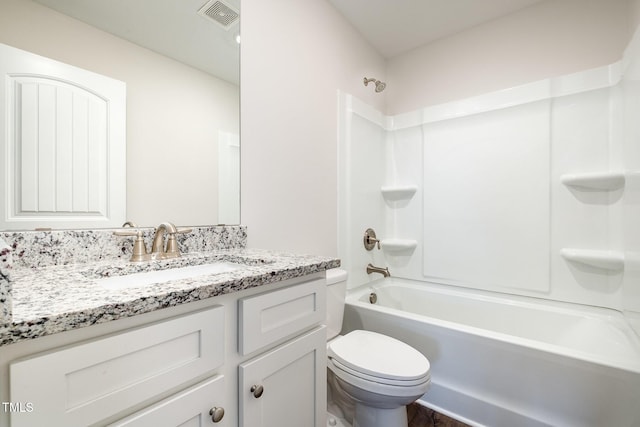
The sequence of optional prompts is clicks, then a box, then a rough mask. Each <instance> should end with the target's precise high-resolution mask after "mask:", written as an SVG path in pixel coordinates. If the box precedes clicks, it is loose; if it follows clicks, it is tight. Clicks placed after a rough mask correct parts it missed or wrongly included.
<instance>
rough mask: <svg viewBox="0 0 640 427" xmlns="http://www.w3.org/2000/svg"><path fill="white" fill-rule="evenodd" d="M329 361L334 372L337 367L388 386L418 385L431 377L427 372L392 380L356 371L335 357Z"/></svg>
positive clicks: (355, 375)
mask: <svg viewBox="0 0 640 427" xmlns="http://www.w3.org/2000/svg"><path fill="white" fill-rule="evenodd" d="M329 363H330V364H332V365H333V368H334V369H332V370H333V371H334V372H335V370H336V369H339V370H341V371H343V372H346V373H347V374H350V375H352V376H354V377H358V378H361V379H363V380H365V381H371V382H375V383H379V384H384V385H390V386H400V387H412V386H419V385H421V384H424V383H425V382H426V381H429V380H430V379H431V375H430V374H427V375H425V376H424V377H421V378H418V379H413V380H394V379H389V378H381V377H376V376H373V375H367V374H364V373H362V372H358V371H355V370H353V369H351V368H349V367H348V366H345V365H343V364H342V363H340V362H339V361H337V360H336V359H331V358H330V359H329ZM331 368H332V367H331V366H330V367H329V369H331Z"/></svg>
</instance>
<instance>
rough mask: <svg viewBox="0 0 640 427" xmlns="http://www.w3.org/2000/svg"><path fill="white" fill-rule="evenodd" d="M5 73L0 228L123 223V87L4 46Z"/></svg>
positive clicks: (1, 67) (0, 112) (0, 66)
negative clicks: (2, 207)
mask: <svg viewBox="0 0 640 427" xmlns="http://www.w3.org/2000/svg"><path fill="white" fill-rule="evenodd" d="M0 76H1V77H2V78H3V79H4V80H5V81H7V82H8V84H5V85H1V87H0V135H5V136H6V138H3V139H2V143H3V147H2V150H1V151H2V155H1V156H2V158H1V159H0V160H1V163H2V166H3V169H4V170H5V171H6V173H5V174H3V175H2V177H0V186H1V189H0V191H1V195H2V200H4V201H5V206H6V208H5V209H4V210H3V213H2V217H1V218H0V229H32V228H38V227H43V225H45V224H46V226H47V227H55V228H74V227H76V228H77V227H110V226H115V227H117V226H120V225H121V224H122V222H123V221H124V220H125V201H126V198H125V196H124V195H125V192H126V182H125V177H124V174H122V172H121V171H122V170H123V169H124V167H125V164H126V140H125V138H126V135H125V129H126V115H125V108H126V87H125V84H124V83H122V82H120V81H118V80H114V79H112V78H109V77H105V76H101V75H99V74H96V73H93V72H89V71H86V70H83V69H80V68H77V67H74V66H71V65H67V64H63V63H61V62H58V61H54V60H51V59H48V58H45V57H42V56H39V55H35V54H32V53H30V52H26V51H23V50H20V49H15V48H12V47H10V46H6V45H0Z"/></svg>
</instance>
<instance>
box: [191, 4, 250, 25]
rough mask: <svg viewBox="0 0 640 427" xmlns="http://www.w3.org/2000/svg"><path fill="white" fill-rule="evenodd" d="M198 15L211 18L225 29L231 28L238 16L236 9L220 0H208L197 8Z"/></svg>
mask: <svg viewBox="0 0 640 427" xmlns="http://www.w3.org/2000/svg"><path fill="white" fill-rule="evenodd" d="M198 15H201V16H204V17H205V18H209V19H211V20H213V21H214V22H216V23H217V24H218V25H220V26H221V27H222V28H224V29H225V30H228V29H229V28H231V26H232V25H233V24H235V23H236V22H238V19H239V18H240V14H239V13H238V11H237V10H235V9H233V8H232V7H231V6H229V5H227V4H225V3H223V2H221V1H220V0H209V1H208V2H207V3H206V4H205V5H204V6H202V7H201V8H200V10H198Z"/></svg>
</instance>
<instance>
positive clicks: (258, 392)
mask: <svg viewBox="0 0 640 427" xmlns="http://www.w3.org/2000/svg"><path fill="white" fill-rule="evenodd" d="M251 393H253V397H255V398H256V399H258V398H259V397H260V396H262V393H264V387H262V386H261V385H254V386H251Z"/></svg>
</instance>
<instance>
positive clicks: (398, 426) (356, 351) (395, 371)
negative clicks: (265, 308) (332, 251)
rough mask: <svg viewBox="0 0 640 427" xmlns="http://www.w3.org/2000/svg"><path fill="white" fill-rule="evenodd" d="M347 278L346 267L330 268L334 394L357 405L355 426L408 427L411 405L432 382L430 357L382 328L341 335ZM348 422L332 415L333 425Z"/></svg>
mask: <svg viewBox="0 0 640 427" xmlns="http://www.w3.org/2000/svg"><path fill="white" fill-rule="evenodd" d="M346 280H347V272H346V271H344V270H341V269H333V270H328V271H327V367H328V369H329V372H328V377H329V378H330V382H332V383H333V384H335V385H336V387H337V388H338V389H339V390H337V391H334V392H333V393H331V390H330V395H332V399H339V395H341V394H343V395H346V396H347V397H348V398H349V399H350V400H351V402H343V405H342V406H345V405H349V404H350V405H352V406H353V414H352V418H353V427H407V411H406V408H405V406H406V405H408V404H409V403H411V402H413V401H415V400H416V399H418V398H419V397H420V396H422V395H423V394H424V393H426V391H427V389H428V388H429V384H430V383H431V374H430V366H429V361H428V360H427V358H426V357H424V356H423V355H422V353H420V352H418V351H417V350H416V349H414V348H413V347H411V346H409V345H407V344H405V343H403V342H402V341H399V340H397V339H395V338H391V337H388V336H386V335H382V334H379V333H376V332H371V331H360V330H356V331H352V332H349V333H348V334H346V335H342V336H340V335H339V333H340V330H341V329H342V319H343V314H344V303H345V296H346V290H347V282H346ZM333 380H335V381H333ZM331 385H332V384H330V389H331ZM338 406H340V402H338ZM330 412H331V410H330ZM349 418H351V417H349ZM343 422H344V420H341V417H340V416H335V415H334V414H331V413H330V414H329V415H328V421H327V425H330V426H335V425H341V423H343Z"/></svg>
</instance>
